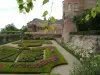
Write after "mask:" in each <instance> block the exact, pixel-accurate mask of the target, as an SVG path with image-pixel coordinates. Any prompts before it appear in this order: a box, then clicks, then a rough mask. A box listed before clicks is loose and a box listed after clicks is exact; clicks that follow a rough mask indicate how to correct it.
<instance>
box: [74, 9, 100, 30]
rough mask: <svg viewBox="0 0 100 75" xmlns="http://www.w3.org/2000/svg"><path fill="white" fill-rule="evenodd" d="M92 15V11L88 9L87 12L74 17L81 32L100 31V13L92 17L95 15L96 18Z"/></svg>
mask: <svg viewBox="0 0 100 75" xmlns="http://www.w3.org/2000/svg"><path fill="white" fill-rule="evenodd" d="M94 10H95V9H94ZM92 12H93V11H92ZM90 14H91V9H86V10H85V12H83V13H81V14H79V15H78V16H74V18H73V22H74V23H75V24H76V26H77V29H78V30H79V31H87V30H100V12H98V13H96V14H95V13H93V14H92V15H94V14H95V15H94V16H92V15H90ZM84 16H85V17H84Z"/></svg>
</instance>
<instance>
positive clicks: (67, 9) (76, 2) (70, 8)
mask: <svg viewBox="0 0 100 75" xmlns="http://www.w3.org/2000/svg"><path fill="white" fill-rule="evenodd" d="M97 1H98V0H64V1H63V19H64V26H63V32H62V38H63V39H64V41H65V43H66V42H68V34H69V32H76V31H77V28H76V25H75V24H74V23H73V22H72V18H73V17H74V16H76V15H78V14H80V13H82V12H83V11H84V10H85V9H87V8H92V7H95V6H96V4H97Z"/></svg>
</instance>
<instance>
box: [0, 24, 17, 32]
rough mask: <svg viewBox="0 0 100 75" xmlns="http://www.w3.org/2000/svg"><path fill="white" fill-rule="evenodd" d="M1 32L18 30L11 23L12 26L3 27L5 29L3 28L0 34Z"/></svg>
mask: <svg viewBox="0 0 100 75" xmlns="http://www.w3.org/2000/svg"><path fill="white" fill-rule="evenodd" d="M3 31H18V29H17V28H16V27H15V25H14V24H13V23H12V24H8V25H6V26H5V28H3V29H2V30H1V32H3Z"/></svg>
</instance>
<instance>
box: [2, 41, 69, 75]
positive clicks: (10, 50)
mask: <svg viewBox="0 0 100 75" xmlns="http://www.w3.org/2000/svg"><path fill="white" fill-rule="evenodd" d="M12 44H15V45H17V46H18V47H11V46H1V47H0V73H5V72H6V73H35V74H37V73H50V72H51V69H52V68H53V67H56V66H58V65H64V64H68V63H67V61H66V60H65V59H64V57H63V56H62V55H61V54H60V53H59V52H58V50H57V48H56V47H55V46H52V41H51V40H23V41H21V40H19V41H16V42H13V43H12ZM43 44H47V46H43ZM48 44H49V46H48ZM50 45H51V46H50Z"/></svg>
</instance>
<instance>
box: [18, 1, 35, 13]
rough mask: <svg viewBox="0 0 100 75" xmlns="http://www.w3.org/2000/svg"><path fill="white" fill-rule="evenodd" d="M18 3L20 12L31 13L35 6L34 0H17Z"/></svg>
mask: <svg viewBox="0 0 100 75" xmlns="http://www.w3.org/2000/svg"><path fill="white" fill-rule="evenodd" d="M17 3H18V5H19V11H20V13H25V12H27V13H29V12H30V10H32V9H33V7H34V6H33V2H32V0H26V2H24V0H17Z"/></svg>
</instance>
